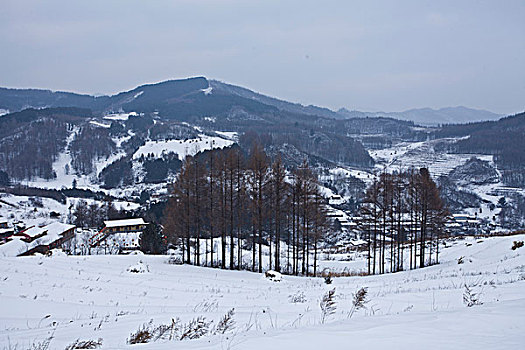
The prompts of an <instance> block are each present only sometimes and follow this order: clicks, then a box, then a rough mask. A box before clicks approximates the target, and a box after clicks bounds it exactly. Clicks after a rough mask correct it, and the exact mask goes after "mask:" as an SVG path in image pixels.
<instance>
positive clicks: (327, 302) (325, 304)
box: [319, 288, 337, 323]
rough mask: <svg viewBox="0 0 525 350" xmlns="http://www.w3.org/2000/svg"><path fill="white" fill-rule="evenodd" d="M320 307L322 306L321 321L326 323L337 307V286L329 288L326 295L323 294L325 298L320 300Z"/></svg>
mask: <svg viewBox="0 0 525 350" xmlns="http://www.w3.org/2000/svg"><path fill="white" fill-rule="evenodd" d="M319 307H320V308H321V323H324V321H326V318H327V317H328V316H330V315H333V314H335V310H336V309H337V305H336V302H335V288H334V289H332V290H329V291H328V292H326V294H325V295H323V298H322V299H321V301H320V302H319Z"/></svg>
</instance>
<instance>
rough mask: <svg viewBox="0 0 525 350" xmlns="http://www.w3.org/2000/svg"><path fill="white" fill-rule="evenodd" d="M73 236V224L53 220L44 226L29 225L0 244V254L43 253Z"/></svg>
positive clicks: (60, 245)
mask: <svg viewBox="0 0 525 350" xmlns="http://www.w3.org/2000/svg"><path fill="white" fill-rule="evenodd" d="M74 236H75V225H69V224H63V223H60V222H54V223H52V224H49V225H46V226H42V227H39V226H31V227H30V228H28V229H26V230H23V231H20V232H18V233H16V234H14V235H12V236H10V237H9V238H7V239H6V242H5V243H4V244H2V245H0V255H1V256H25V255H32V254H34V253H41V254H45V253H47V252H48V251H50V250H51V249H55V248H60V247H62V245H63V244H64V243H66V242H68V241H69V240H71V239H72V238H73V237H74Z"/></svg>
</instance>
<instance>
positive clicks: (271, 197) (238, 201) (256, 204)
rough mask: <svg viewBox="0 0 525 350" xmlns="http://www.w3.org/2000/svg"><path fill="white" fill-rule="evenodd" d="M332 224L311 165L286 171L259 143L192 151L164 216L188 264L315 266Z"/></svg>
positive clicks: (294, 269) (293, 270)
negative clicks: (246, 149) (244, 147)
mask: <svg viewBox="0 0 525 350" xmlns="http://www.w3.org/2000/svg"><path fill="white" fill-rule="evenodd" d="M327 225H328V224H327V219H326V208H325V203H324V200H323V198H322V197H321V194H320V193H319V188H318V184H317V177H316V176H315V175H314V173H313V171H312V170H311V169H310V168H309V167H308V165H307V164H306V163H303V164H302V166H301V167H298V168H297V169H295V170H294V171H293V172H292V173H289V174H287V171H286V170H285V167H284V165H283V163H282V161H281V159H280V158H279V157H276V158H275V159H274V160H273V162H272V163H270V161H269V159H268V157H267V156H266V154H265V153H264V151H263V150H262V147H261V146H260V145H258V144H257V143H256V144H254V145H253V147H252V149H251V151H250V153H249V155H248V156H245V154H244V153H243V152H242V151H241V149H239V148H238V147H232V148H230V149H228V150H225V151H221V152H217V151H208V152H204V153H201V154H200V155H197V156H196V157H187V158H186V160H185V161H184V163H183V166H182V169H181V172H180V174H179V176H178V177H177V180H176V182H175V183H174V184H173V186H172V197H171V198H170V201H169V203H168V206H167V208H166V210H165V217H164V228H165V233H166V234H167V236H168V240H169V242H170V243H171V244H174V245H176V246H178V247H180V249H181V251H182V252H183V261H184V262H185V263H188V264H195V265H204V266H213V267H220V268H223V269H225V268H229V269H250V270H252V271H259V272H261V271H262V270H263V269H264V268H266V267H268V268H270V269H275V270H277V271H283V272H286V273H289V274H295V275H298V274H302V275H311V274H314V275H315V274H316V273H317V259H318V247H319V245H320V242H321V241H322V240H323V237H324V235H325V232H326V231H327V227H328V226H327ZM263 256H264V259H263Z"/></svg>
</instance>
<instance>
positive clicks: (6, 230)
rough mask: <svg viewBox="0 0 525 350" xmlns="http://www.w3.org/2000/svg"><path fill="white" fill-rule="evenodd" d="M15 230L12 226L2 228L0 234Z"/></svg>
mask: <svg viewBox="0 0 525 350" xmlns="http://www.w3.org/2000/svg"><path fill="white" fill-rule="evenodd" d="M9 232H14V229H12V228H0V235H5V234H6V233H9Z"/></svg>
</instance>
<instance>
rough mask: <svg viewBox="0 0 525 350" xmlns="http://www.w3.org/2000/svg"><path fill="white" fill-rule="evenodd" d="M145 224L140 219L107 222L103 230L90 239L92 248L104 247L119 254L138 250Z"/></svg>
mask: <svg viewBox="0 0 525 350" xmlns="http://www.w3.org/2000/svg"><path fill="white" fill-rule="evenodd" d="M146 226H147V223H146V222H144V220H143V219H142V218H135V219H121V220H107V221H104V228H103V229H102V230H100V231H99V232H97V233H96V234H95V235H94V236H93V237H92V238H91V246H92V247H97V246H100V247H105V248H107V249H110V251H114V250H117V251H118V252H119V253H123V252H126V251H132V250H136V249H138V248H139V238H140V234H141V233H142V231H144V229H145V228H146Z"/></svg>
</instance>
